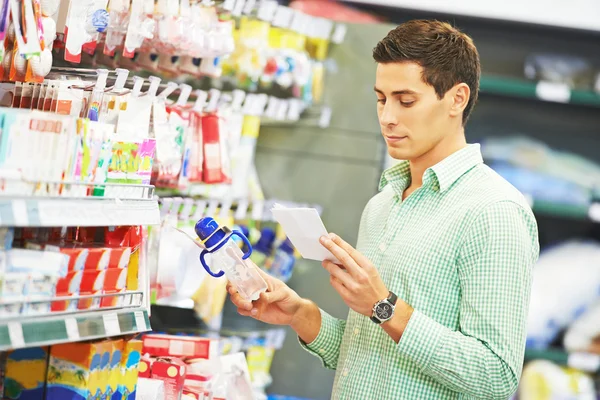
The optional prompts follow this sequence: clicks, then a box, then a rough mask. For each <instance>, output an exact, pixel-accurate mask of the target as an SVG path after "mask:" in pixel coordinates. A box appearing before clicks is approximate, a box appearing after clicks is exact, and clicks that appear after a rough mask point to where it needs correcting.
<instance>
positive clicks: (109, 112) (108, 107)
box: [98, 68, 160, 125]
mask: <svg viewBox="0 0 600 400" xmlns="http://www.w3.org/2000/svg"><path fill="white" fill-rule="evenodd" d="M115 72H116V73H117V79H116V81H115V84H114V86H113V87H112V89H111V90H110V91H108V92H105V93H104V96H103V97H102V104H101V105H100V112H99V116H98V118H99V119H98V120H99V121H100V122H104V123H107V124H113V125H117V123H118V121H119V112H120V111H121V110H125V109H127V100H128V98H129V94H130V91H129V90H128V89H125V84H126V83H127V77H128V76H129V71H128V70H126V69H123V68H117V69H116V70H115ZM159 82H160V80H159Z"/></svg>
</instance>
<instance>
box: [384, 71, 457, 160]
mask: <svg viewBox="0 0 600 400" xmlns="http://www.w3.org/2000/svg"><path fill="white" fill-rule="evenodd" d="M422 72H423V68H421V66H420V65H418V64H416V63H413V62H402V63H388V64H378V65H377V74H376V79H375V93H376V95H377V116H378V117H379V124H380V125H381V133H382V134H383V137H384V139H385V141H386V143H387V148H388V153H389V154H390V156H391V157H393V158H395V159H397V160H415V159H418V158H420V157H421V156H423V155H425V154H427V153H428V152H429V151H431V150H432V149H434V148H435V147H436V146H438V145H439V144H440V142H441V141H442V140H443V139H444V137H445V135H447V133H448V130H449V127H450V115H449V112H450V108H451V106H452V98H451V96H449V94H448V93H447V94H446V96H444V98H442V99H441V100H440V99H438V97H437V95H436V93H435V89H434V88H433V86H430V85H428V84H426V83H425V82H424V81H423V79H422Z"/></svg>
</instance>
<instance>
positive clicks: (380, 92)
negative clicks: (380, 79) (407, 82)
mask: <svg viewBox="0 0 600 400" xmlns="http://www.w3.org/2000/svg"><path fill="white" fill-rule="evenodd" d="M373 89H374V90H375V91H376V92H377V93H379V94H382V95H385V93H383V91H382V90H379V89H377V88H376V87H374V88H373ZM402 94H417V92H415V91H414V90H410V89H403V90H394V91H393V92H392V96H398V95H402Z"/></svg>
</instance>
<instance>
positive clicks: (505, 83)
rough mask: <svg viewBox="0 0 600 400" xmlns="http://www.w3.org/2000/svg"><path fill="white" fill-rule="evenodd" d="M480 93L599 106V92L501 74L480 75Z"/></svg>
mask: <svg viewBox="0 0 600 400" xmlns="http://www.w3.org/2000/svg"><path fill="white" fill-rule="evenodd" d="M479 88H480V91H481V93H485V94H495V95H502V96H511V97H521V98H526V99H536V100H541V101H548V102H556V103H568V104H575V105H582V106H589V107H600V94H599V93H595V92H593V91H586V90H570V89H568V88H566V87H564V86H562V85H556V84H552V83H547V82H534V81H527V80H524V79H515V78H507V77H501V76H493V75H486V76H482V77H481V80H480V84H479Z"/></svg>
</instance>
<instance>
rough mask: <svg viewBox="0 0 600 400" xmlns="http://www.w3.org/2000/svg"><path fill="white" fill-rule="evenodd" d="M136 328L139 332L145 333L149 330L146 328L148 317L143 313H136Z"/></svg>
mask: <svg viewBox="0 0 600 400" xmlns="http://www.w3.org/2000/svg"><path fill="white" fill-rule="evenodd" d="M135 326H136V327H137V330H138V331H139V332H142V331H145V330H147V329H148V327H147V326H146V316H145V315H144V312H143V311H136V312H135Z"/></svg>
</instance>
